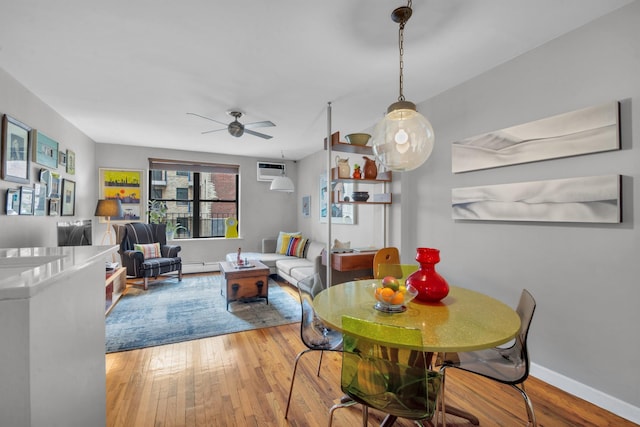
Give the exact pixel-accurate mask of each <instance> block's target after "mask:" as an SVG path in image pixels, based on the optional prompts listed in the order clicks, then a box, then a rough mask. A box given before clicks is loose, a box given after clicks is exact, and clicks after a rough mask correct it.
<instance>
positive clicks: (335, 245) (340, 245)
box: [333, 239, 351, 249]
mask: <svg viewBox="0 0 640 427" xmlns="http://www.w3.org/2000/svg"><path fill="white" fill-rule="evenodd" d="M333 249H351V241H348V242H341V241H340V240H338V239H335V240H334V241H333Z"/></svg>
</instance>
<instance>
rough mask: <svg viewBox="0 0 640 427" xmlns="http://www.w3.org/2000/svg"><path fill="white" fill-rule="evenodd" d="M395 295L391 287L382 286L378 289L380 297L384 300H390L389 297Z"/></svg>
mask: <svg viewBox="0 0 640 427" xmlns="http://www.w3.org/2000/svg"><path fill="white" fill-rule="evenodd" d="M394 295H395V291H394V290H393V289H391V288H382V289H381V290H380V297H381V298H382V300H383V301H384V302H391V299H392V298H393V296H394Z"/></svg>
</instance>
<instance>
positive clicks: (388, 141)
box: [371, 0, 435, 171]
mask: <svg viewBox="0 0 640 427" xmlns="http://www.w3.org/2000/svg"><path fill="white" fill-rule="evenodd" d="M412 13H413V11H412V10H411V0H409V3H408V4H407V6H402V7H399V8H397V9H395V10H394V11H393V12H392V14H391V19H392V20H393V21H394V22H397V23H399V24H400V31H399V36H398V39H399V43H398V44H399V48H400V96H399V97H398V102H394V103H393V104H391V105H390V106H389V108H388V109H387V115H386V116H385V117H384V118H383V119H382V120H381V121H380V122H378V124H377V125H376V127H375V129H374V131H373V137H372V140H371V145H372V146H373V152H374V154H375V155H376V157H377V158H378V160H379V161H380V163H381V164H383V165H384V166H385V167H386V168H387V169H390V170H394V171H409V170H412V169H415V168H417V167H418V166H420V165H421V164H423V163H424V162H425V161H426V160H427V159H428V158H429V156H430V155H431V151H432V150H433V143H434V140H435V136H434V134H433V128H432V127H431V123H429V121H428V120H427V119H426V118H425V117H424V116H423V115H422V114H420V113H418V111H417V110H416V105H415V104H414V103H413V102H410V101H406V100H405V98H404V94H403V86H404V77H403V67H404V61H403V54H404V26H405V24H406V23H407V21H408V20H409V18H410V17H411V14H412Z"/></svg>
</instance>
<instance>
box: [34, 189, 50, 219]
mask: <svg viewBox="0 0 640 427" xmlns="http://www.w3.org/2000/svg"><path fill="white" fill-rule="evenodd" d="M33 214H34V215H36V216H44V215H46V214H47V184H43V183H40V182H37V183H35V184H34V185H33Z"/></svg>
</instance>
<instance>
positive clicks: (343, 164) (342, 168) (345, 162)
mask: <svg viewBox="0 0 640 427" xmlns="http://www.w3.org/2000/svg"><path fill="white" fill-rule="evenodd" d="M336 167H337V168H338V178H349V177H350V176H351V167H350V166H349V158H348V157H345V158H344V159H341V158H340V156H336Z"/></svg>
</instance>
